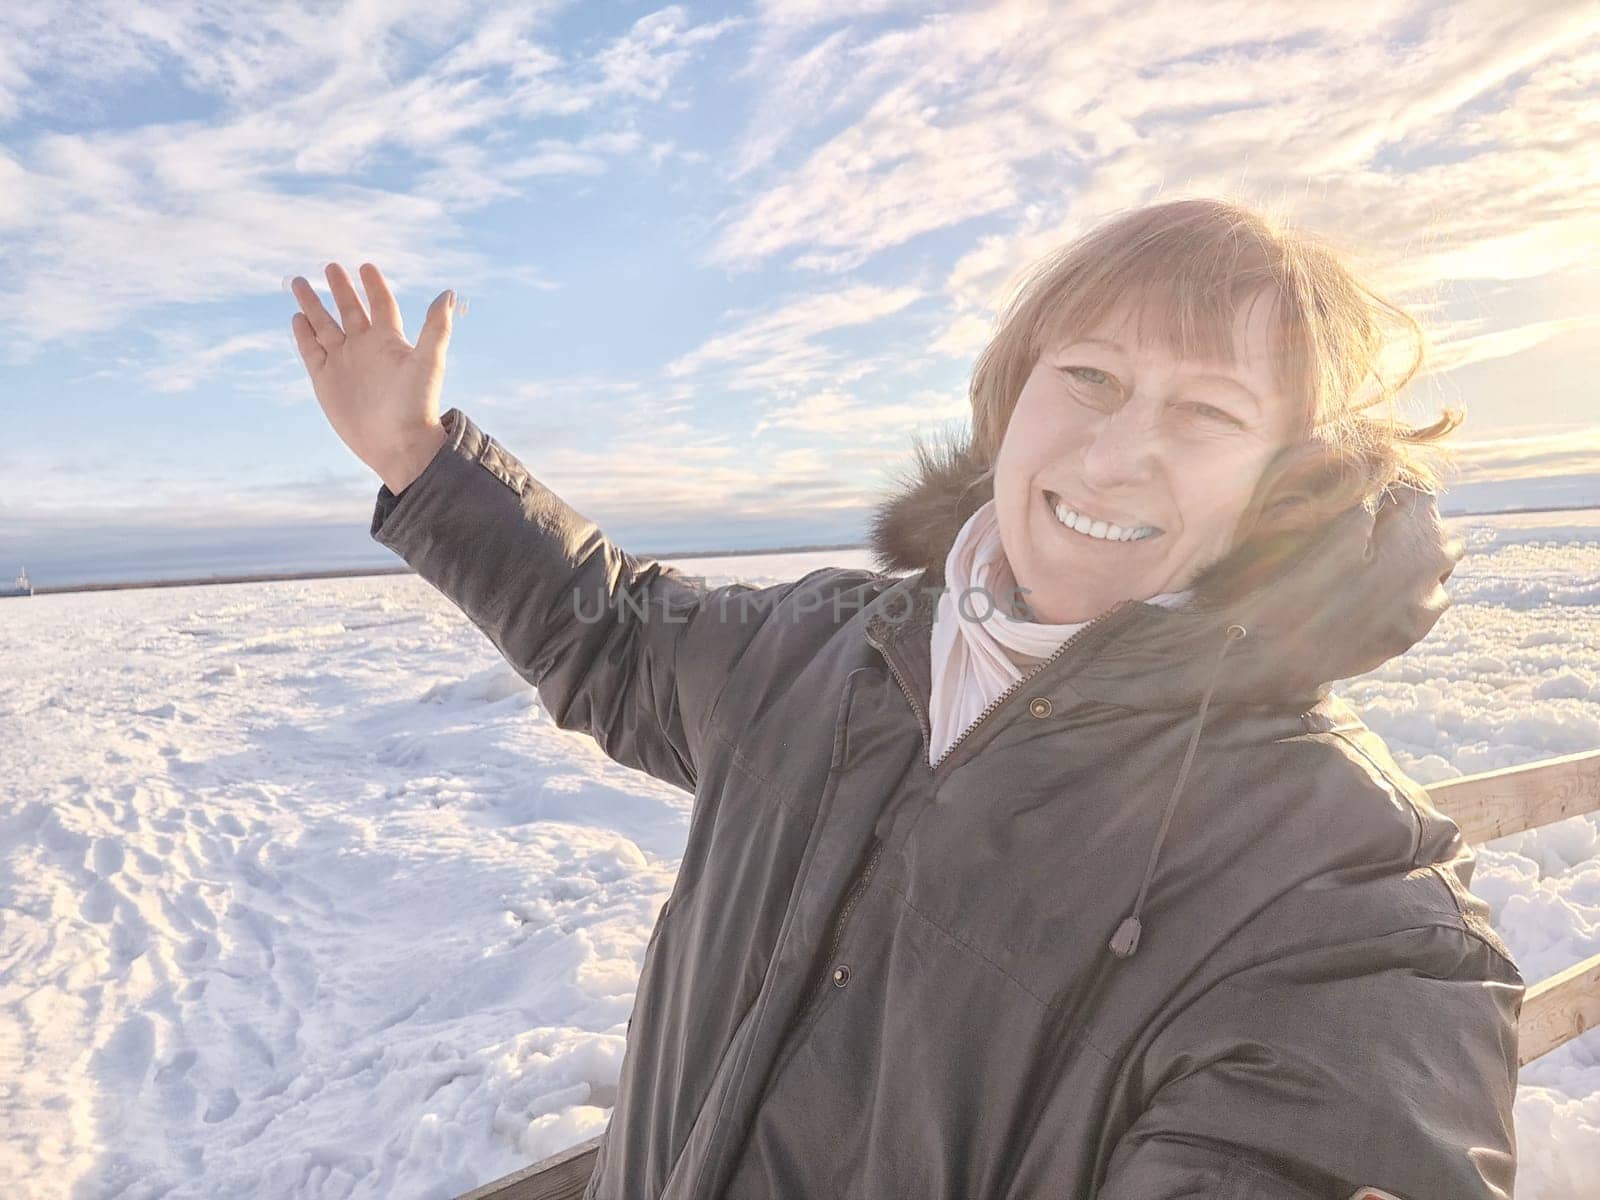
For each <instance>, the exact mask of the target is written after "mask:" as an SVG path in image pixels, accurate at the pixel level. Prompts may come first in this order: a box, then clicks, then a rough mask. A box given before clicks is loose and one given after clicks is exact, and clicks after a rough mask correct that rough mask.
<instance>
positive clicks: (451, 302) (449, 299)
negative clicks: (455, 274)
mask: <svg viewBox="0 0 1600 1200" xmlns="http://www.w3.org/2000/svg"><path fill="white" fill-rule="evenodd" d="M444 302H445V307H447V308H454V307H455V306H456V293H455V289H454V288H452V289H451V290H450V291H449V292H448V293H446V295H445V298H444Z"/></svg>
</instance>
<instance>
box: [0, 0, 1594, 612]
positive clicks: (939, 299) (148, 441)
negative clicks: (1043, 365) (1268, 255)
mask: <svg viewBox="0 0 1600 1200" xmlns="http://www.w3.org/2000/svg"><path fill="white" fill-rule="evenodd" d="M1597 80H1600V8H1596V7H1594V6H1592V5H1584V4H1578V3H1572V2H1562V3H1548V2H1546V3H1539V2H1537V0H1530V2H1527V3H1518V4H1515V5H1512V4H1506V3H1504V0H1492V2H1489V3H1477V2H1467V3H1454V2H1452V3H1428V4H1422V3H1409V2H1394V3H1383V4H1378V5H1372V6H1364V7H1363V8H1362V9H1361V11H1360V14H1359V15H1352V10H1351V9H1350V8H1349V6H1348V5H1346V4H1343V3H1298V2H1297V3H1276V4H1274V3H1258V2H1240V3H1209V4H1204V5H1195V4H1173V3H1150V4H1145V5H1138V6H1126V5H1122V4H1113V3H1101V2H1100V0H1073V2H1072V3H1070V4H1069V3H1055V4H1048V3H1035V2H1016V3H993V4H966V3H964V4H933V5H928V4H919V5H909V4H902V3H896V2H895V0H779V2H774V3H756V4H752V5H746V6H722V5H708V4H682V5H669V6H666V7H659V6H657V5H655V4H650V3H646V4H631V3H619V2H603V3H601V2H591V3H584V4H580V3H518V4H515V5H508V4H479V3H469V2H454V0H427V2H426V3H408V2H406V0H388V2H386V3H383V4H376V3H370V2H360V3H342V4H331V3H321V4H296V3H281V2H265V3H249V2H239V0H229V2H228V3H225V4H224V3H195V4H188V5H178V4H172V3H162V4H152V3H142V2H139V0H115V2H114V3H112V2H109V0H108V2H103V3H102V2H99V0H93V2H89V3H84V4H78V5H73V6H65V5H44V6H24V5H6V6H4V7H3V8H0V320H3V322H4V324H5V326H6V328H7V330H8V336H7V337H5V338H4V339H0V430H3V431H4V432H3V433H0V583H3V582H5V581H6V580H9V578H10V577H11V575H12V574H13V573H14V572H15V570H16V568H17V567H18V566H21V565H26V566H27V567H28V568H29V572H30V575H31V576H32V577H33V580H34V582H35V584H38V585H48V584H67V583H71V582H82V581H93V580H110V579H127V578H152V577H168V578H170V577H177V576H185V575H198V574H210V573H213V572H218V573H233V572H243V571H251V570H293V569H322V568H328V567H336V566H347V565H348V566H385V565H391V566H393V565H400V564H399V562H398V560H397V559H395V557H394V556H393V555H392V554H391V553H390V552H389V551H388V550H386V549H385V548H384V547H382V546H380V545H378V544H377V543H376V542H374V541H373V540H372V539H371V538H370V536H369V526H370V521H371V515H372V505H373V501H374V499H375V497H376V492H377V488H378V483H379V480H378V478H377V477H376V476H375V475H374V474H373V473H372V472H371V471H370V470H369V469H368V468H367V467H366V466H364V465H363V464H362V463H361V462H360V461H359V460H357V459H356V458H355V457H354V456H353V455H352V454H351V453H350V451H349V450H348V449H347V448H346V447H345V446H344V444H343V443H342V442H341V441H340V440H339V438H338V437H337V436H336V435H335V434H334V433H333V432H332V430H331V428H330V427H329V426H328V424H327V422H326V421H325V419H324V418H323V415H322V412H321V410H320V408H319V406H318V404H317V402H316V400H315V397H314V396H313V394H312V391H311V387H310V384H309V381H308V379H307V377H306V374H305V370H304V367H303V366H302V364H301V362H300V360H299V356H298V354H297V353H296V351H295V348H294V343H293V338H292V335H291V332H290V318H291V316H292V315H293V313H294V312H295V311H296V305H295V302H294V300H293V298H292V296H291V295H290V294H289V293H288V291H287V289H286V286H285V281H286V279H287V278H288V277H290V276H293V275H304V276H305V277H306V278H307V279H309V280H311V281H312V282H313V284H315V285H316V286H317V287H318V288H319V289H320V290H321V291H322V292H323V294H324V297H325V298H326V280H325V278H324V276H323V274H322V271H323V267H324V265H325V264H326V263H328V262H330V261H337V262H340V263H342V264H344V265H345V267H346V269H348V270H349V271H350V272H351V273H352V275H354V274H355V269H356V267H357V266H358V265H359V264H360V263H361V262H365V261H371V262H374V263H376V264H377V265H378V266H379V267H380V268H381V269H382V270H383V271H384V273H385V274H386V276H387V277H388V278H389V280H390V281H391V284H392V285H393V286H394V288H395V290H396V293H397V296H398V298H399V301H400V305H401V308H402V312H403V314H404V317H405V321H406V327H407V332H408V333H409V334H410V335H411V336H413V337H414V336H415V333H416V330H417V328H418V327H419V326H420V322H421V319H422V315H423V312H424V310H425V309H426V307H427V304H428V302H429V301H430V300H431V299H432V298H433V297H434V296H435V295H437V294H438V293H439V292H441V291H443V290H444V289H446V288H454V289H455V290H456V291H457V293H458V294H459V295H460V296H462V297H464V298H465V299H466V301H467V308H466V311H465V313H464V314H462V315H461V316H460V318H459V319H458V321H457V324H456V329H455V334H454V337H453V340H452V343H451V347H450V353H449V367H448V373H447V376H446V379H445V383H444V394H443V398H442V404H443V407H446V408H448V407H458V408H460V409H461V410H462V411H463V412H465V413H466V414H467V415H469V416H471V417H472V418H473V420H474V421H475V422H477V424H478V425H479V426H480V427H481V428H482V429H483V430H484V431H485V432H486V433H488V434H489V435H491V436H493V437H494V438H496V440H498V441H500V442H501V443H502V444H503V445H505V446H506V448H507V449H509V450H510V451H511V452H512V453H513V454H515V455H517V457H519V458H520V459H522V461H523V462H524V463H525V464H526V465H527V466H528V467H529V469H530V470H531V471H532V472H533V474H534V475H535V476H536V477H537V478H539V479H540V480H541V481H542V482H544V483H545V484H547V485H548V486H550V487H551V488H553V489H554V490H555V491H556V492H557V493H558V494H560V495H561V496H562V497H564V498H565V499H566V500H567V501H568V502H569V503H571V504H572V505H573V506H574V507H576V508H577V509H579V510H580V511H581V512H583V513H584V514H585V515H587V516H590V517H592V518H593V519H594V520H596V521H597V522H598V523H600V525H601V526H602V527H603V528H604V529H605V530H606V532H607V533H608V534H609V535H610V536H611V537H612V538H613V539H614V540H616V541H617V542H619V543H620V544H621V545H623V546H624V547H625V548H627V549H630V550H635V551H637V552H642V553H663V554H665V553H670V552H686V551H690V550H701V549H705V550H709V549H714V548H723V549H747V548H757V547H778V546H791V545H798V544H818V543H840V542H859V541H862V540H864V539H865V536H866V531H867V528H868V521H869V519H870V513H871V510H872V507H873V504H874V502H875V500H876V499H877V498H879V497H881V495H882V493H883V491H884V489H885V488H886V487H888V486H890V485H891V484H892V482H893V480H894V478H895V476H896V474H897V472H898V471H900V470H901V469H903V468H904V467H905V466H906V465H907V463H908V461H909V453H910V448H911V440H910V439H911V437H912V435H913V433H916V432H921V433H932V432H934V430H935V429H936V428H938V427H944V428H949V427H953V426H959V425H961V424H964V423H965V421H966V418H967V414H968V412H969V409H968V405H967V399H966V394H967V393H966V389H967V384H968V381H969V378H970V373H971V370H972V366H973V363H974V361H975V359H976V357H977V355H978V354H979V352H980V351H981V350H982V348H983V346H984V345H985V344H986V342H987V340H988V338H989V336H991V334H992V332H993V326H994V319H995V317H996V315H997V313H998V312H999V311H1000V310H1001V308H1002V307H1003V305H1004V302H1005V300H1006V298H1007V296H1008V294H1009V290H1010V289H1011V288H1012V287H1013V286H1014V285H1015V283H1016V282H1017V281H1018V280H1019V278H1020V276H1021V272H1023V271H1024V270H1025V269H1026V268H1027V267H1028V266H1029V265H1030V264H1031V263H1032V262H1034V261H1036V260H1037V259H1038V258H1039V256H1041V255H1043V254H1044V253H1046V252H1048V251H1049V250H1051V249H1053V248H1055V247H1057V246H1059V245H1061V244H1063V243H1064V242H1067V241H1069V240H1071V239H1072V238H1074V237H1077V236H1079V235H1080V234H1082V233H1084V232H1085V231H1087V230H1088V229H1089V228H1091V227H1092V226H1093V225H1094V224H1095V223H1096V222H1097V221H1099V220H1101V219H1104V218H1105V217H1107V216H1109V215H1112V214H1114V213H1116V212H1119V211H1123V210H1126V209H1128V208H1132V207H1136V206H1139V205H1142V204H1146V203H1151V202H1156V201H1160V200H1163V199H1176V198H1180V197H1183V196H1189V195H1219V196H1225V197H1227V198H1232V199H1240V200H1245V201H1246V202H1249V203H1252V204H1254V205H1257V206H1259V207H1262V208H1263V209H1267V210H1270V211H1271V212H1273V213H1276V214H1279V215H1281V216H1282V217H1284V218H1285V219H1287V220H1288V221H1290V222H1291V223H1292V224H1293V225H1295V226H1297V227H1302V228H1305V229H1307V230H1310V231H1313V232H1315V233H1316V234H1318V235H1319V236H1321V237H1323V238H1325V239H1327V240H1328V241H1330V242H1332V243H1333V244H1335V245H1336V246H1338V247H1339V248H1340V249H1341V250H1342V251H1344V252H1345V253H1346V254H1347V256H1348V257H1349V259H1350V261H1351V263H1352V265H1353V266H1355V267H1356V268H1357V269H1358V271H1359V272H1360V273H1361V275H1362V278H1364V279H1366V280H1368V281H1369V282H1370V283H1371V284H1372V285H1373V286H1374V287H1375V288H1377V289H1379V290H1380V291H1382V292H1383V293H1384V294H1386V295H1388V296H1391V297H1392V298H1393V299H1395V300H1397V301H1399V302H1400V303H1402V304H1404V305H1406V306H1407V307H1408V308H1409V309H1410V311H1412V312H1413V313H1415V314H1416V315H1417V316H1418V318H1419V319H1420V320H1422V321H1423V323H1424V325H1425V327H1426V328H1427V330H1428V333H1429V339H1430V346H1431V359H1430V367H1429V370H1428V371H1427V373H1426V374H1425V375H1423V376H1422V377H1421V378H1420V379H1418V380H1417V381H1416V382H1415V383H1414V384H1413V386H1412V388H1411V389H1410V392H1409V395H1408V400H1407V402H1406V404H1407V408H1406V411H1405V413H1404V415H1405V416H1406V417H1407V418H1408V419H1413V420H1418V419H1426V420H1431V419H1432V417H1433V416H1434V415H1436V414H1437V412H1438V411H1439V408H1440V407H1441V406H1442V405H1450V406H1453V407H1459V408H1462V409H1464V411H1465V413H1466V422H1465V424H1464V425H1463V426H1462V428H1461V429H1460V430H1459V431H1458V432H1457V434H1456V435H1455V437H1456V442H1457V444H1458V446H1459V461H1460V464H1461V466H1460V470H1459V472H1458V474H1457V475H1455V476H1454V477H1453V478H1452V480H1451V483H1450V489H1449V492H1448V493H1447V494H1446V496H1445V497H1444V498H1443V504H1442V507H1443V508H1444V509H1445V511H1447V512H1451V511H1455V512H1461V511H1482V510H1491V509H1500V508H1507V507H1526V506H1546V505H1549V506H1564V505H1580V504H1594V503H1600V398H1597V396H1596V385H1595V381H1596V378H1597V374H1600V373H1597V370H1596V367H1597V365H1600V338H1597V337H1596V326H1597V324H1600V153H1597V151H1596V146H1595V133H1594V131H1595V129H1596V128H1597V127H1600V84H1597ZM330 308H331V302H330Z"/></svg>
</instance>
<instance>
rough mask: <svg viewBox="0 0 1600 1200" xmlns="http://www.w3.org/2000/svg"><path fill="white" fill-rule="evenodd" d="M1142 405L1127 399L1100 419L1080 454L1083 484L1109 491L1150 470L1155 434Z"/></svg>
mask: <svg viewBox="0 0 1600 1200" xmlns="http://www.w3.org/2000/svg"><path fill="white" fill-rule="evenodd" d="M1143 407H1144V406H1143V405H1141V404H1138V403H1137V402H1135V401H1133V400H1129V401H1126V402H1124V403H1123V404H1121V405H1119V406H1118V407H1117V408H1116V409H1115V410H1113V411H1112V412H1110V413H1108V414H1106V415H1105V416H1103V417H1101V418H1100V422H1099V424H1098V425H1096V426H1095V427H1094V428H1093V429H1092V430H1091V431H1090V435H1089V442H1088V445H1087V446H1086V447H1085V448H1084V452H1083V481H1084V483H1085V484H1087V485H1089V486H1093V487H1100V488H1104V489H1108V490H1109V489H1110V488H1112V487H1114V486H1117V485H1119V484H1123V483H1126V482H1128V481H1129V480H1131V479H1138V478H1140V477H1141V476H1143V475H1144V474H1145V473H1147V472H1148V470H1149V460H1150V454H1151V452H1152V448H1153V446H1154V445H1155V438H1154V432H1153V431H1152V430H1151V428H1150V422H1149V420H1148V419H1147V417H1146V416H1145V414H1144V412H1143Z"/></svg>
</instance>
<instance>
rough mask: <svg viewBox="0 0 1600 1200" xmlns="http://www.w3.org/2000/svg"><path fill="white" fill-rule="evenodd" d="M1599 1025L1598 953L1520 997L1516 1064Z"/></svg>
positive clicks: (1599, 971) (1536, 984)
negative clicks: (1520, 1008)
mask: <svg viewBox="0 0 1600 1200" xmlns="http://www.w3.org/2000/svg"><path fill="white" fill-rule="evenodd" d="M1597 1025H1600V954H1596V955H1594V956H1593V957H1592V958H1586V959H1584V960H1583V961H1582V962H1581V963H1577V964H1575V965H1573V966H1570V967H1568V968H1567V969H1566V970H1565V971H1561V972H1559V973H1557V974H1555V975H1552V976H1550V978H1549V979H1541V980H1540V981H1539V982H1538V983H1535V984H1533V985H1531V986H1530V987H1529V988H1528V991H1527V994H1526V995H1524V996H1523V998H1522V1019H1521V1020H1520V1021H1518V1022H1517V1063H1518V1065H1520V1066H1526V1065H1527V1064H1528V1063H1531V1062H1532V1061H1533V1060H1534V1059H1536V1058H1542V1057H1543V1056H1544V1055H1546V1054H1549V1053H1550V1051H1552V1050H1554V1049H1555V1048H1556V1047H1558V1046H1565V1045H1566V1044H1567V1043H1568V1042H1570V1041H1571V1040H1572V1039H1573V1038H1575V1037H1577V1036H1578V1035H1579V1034H1580V1033H1583V1032H1584V1031H1585V1030H1589V1029H1593V1028H1595V1026H1597Z"/></svg>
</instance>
